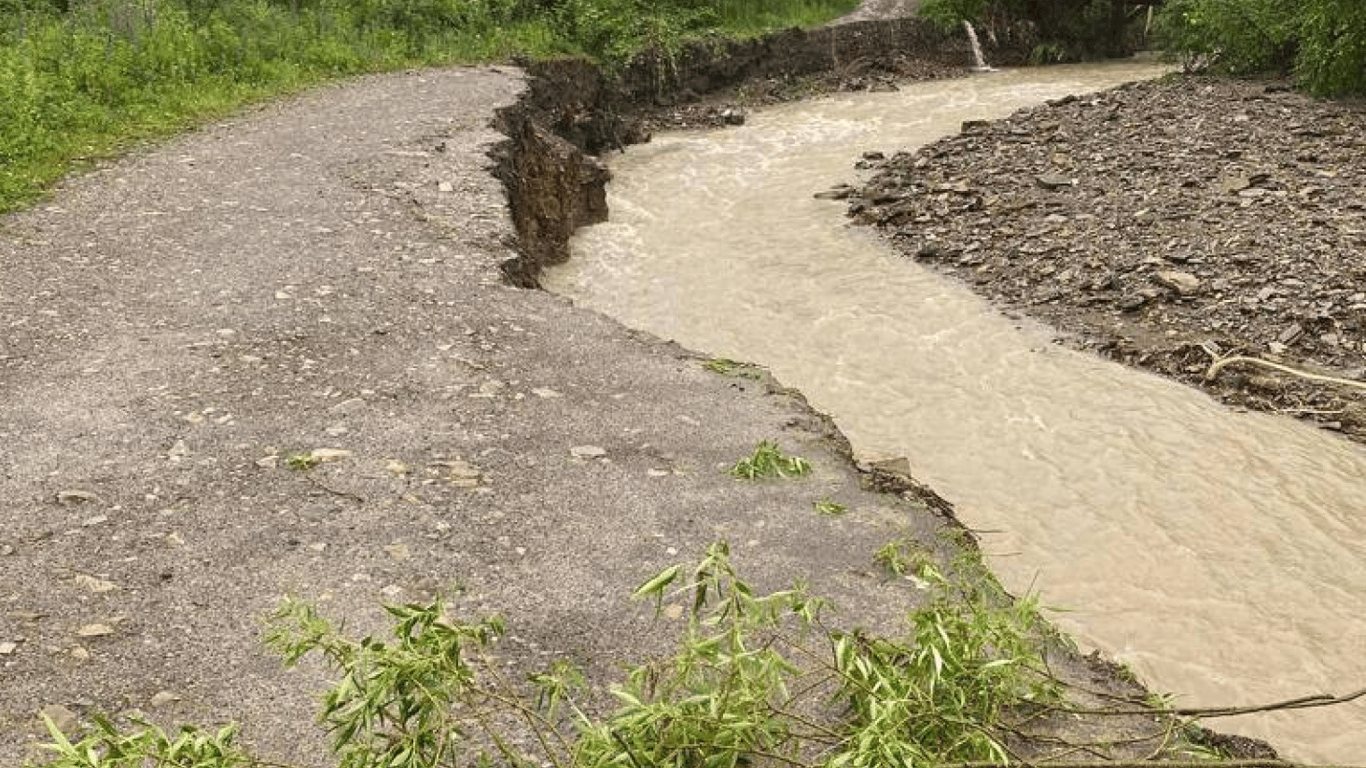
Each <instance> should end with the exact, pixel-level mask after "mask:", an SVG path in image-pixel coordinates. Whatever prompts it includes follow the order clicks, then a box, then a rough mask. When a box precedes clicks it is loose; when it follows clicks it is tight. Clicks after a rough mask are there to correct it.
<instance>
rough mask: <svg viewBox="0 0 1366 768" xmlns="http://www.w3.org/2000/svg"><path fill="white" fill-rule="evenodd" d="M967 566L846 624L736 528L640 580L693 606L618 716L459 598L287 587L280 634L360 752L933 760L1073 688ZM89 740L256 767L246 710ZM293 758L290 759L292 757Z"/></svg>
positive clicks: (332, 724)
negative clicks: (311, 595) (366, 617)
mask: <svg viewBox="0 0 1366 768" xmlns="http://www.w3.org/2000/svg"><path fill="white" fill-rule="evenodd" d="M955 571H956V572H957V573H959V577H958V578H959V580H958V581H952V582H951V581H949V580H948V579H946V578H945V577H943V576H942V575H941V574H940V573H939V571H938V570H934V569H926V570H925V571H923V573H924V575H925V577H926V579H927V582H928V586H929V588H930V589H931V599H930V601H929V603H928V604H927V605H925V606H924V607H922V608H920V609H918V610H916V611H914V612H913V613H911V614H910V616H909V617H908V620H907V626H906V632H905V634H904V635H903V636H893V637H888V636H881V635H873V634H870V633H868V632H864V631H854V632H838V631H832V630H830V629H828V628H827V627H826V626H825V624H824V621H823V619H822V616H823V614H824V613H825V611H826V609H827V606H826V604H825V603H824V601H822V600H821V599H819V598H816V597H813V596H812V595H811V594H810V593H809V592H808V591H807V590H806V589H805V587H804V586H802V585H801V584H797V585H794V586H793V587H791V588H789V589H783V590H779V591H775V592H769V593H766V594H765V593H759V592H757V591H756V590H755V589H754V588H753V586H752V585H750V584H749V583H748V582H746V581H745V580H744V579H742V578H741V576H740V574H739V573H738V571H737V570H736V568H735V567H734V565H733V564H732V562H731V559H730V551H729V548H728V547H727V545H726V544H725V543H724V542H717V543H713V544H712V545H711V546H709V547H708V548H707V550H706V552H705V554H704V556H703V557H702V558H701V560H700V561H699V562H697V563H696V564H678V565H674V566H671V567H669V568H666V569H664V570H663V571H660V572H659V573H658V574H656V575H654V576H653V577H651V578H649V579H647V580H646V581H645V582H644V583H643V584H642V585H641V586H640V587H639V588H637V589H636V590H635V593H634V597H635V598H637V599H644V600H652V601H654V603H655V605H656V609H657V610H658V611H660V613H661V615H664V614H667V615H680V614H675V613H673V612H672V611H671V610H669V611H666V610H665V604H666V603H668V604H670V608H673V607H674V604H675V603H676V602H677V603H681V604H682V605H681V606H679V607H681V608H682V609H683V610H682V611H681V615H682V616H683V617H684V618H685V623H684V625H683V627H682V629H681V632H680V637H679V639H678V642H677V644H676V646H675V648H674V650H673V651H672V652H671V654H670V655H668V656H667V657H665V658H662V659H659V660H656V661H653V662H650V663H646V664H643V665H639V666H636V667H634V668H632V669H630V670H629V671H628V673H627V675H626V677H625V679H624V681H623V682H622V683H621V684H620V685H619V686H617V687H615V688H613V689H612V692H613V693H614V694H615V696H616V699H617V700H618V701H619V702H620V704H619V706H618V707H617V709H616V710H615V711H614V712H612V713H611V714H609V715H607V716H606V717H600V718H595V717H592V716H590V715H588V714H586V713H585V708H583V707H581V706H580V705H579V704H578V703H577V702H576V699H577V698H578V697H580V696H582V695H583V694H584V689H585V686H584V678H583V676H582V674H581V673H580V672H579V671H578V670H576V669H575V668H574V667H573V666H571V665H569V664H567V663H565V662H556V663H555V664H553V665H552V666H551V667H550V669H548V670H546V671H544V672H540V673H537V674H534V675H531V676H530V678H529V679H528V681H527V682H526V683H522V684H513V683H511V682H509V681H508V680H507V679H505V678H504V677H503V676H502V675H501V673H500V670H501V669H503V668H505V664H504V663H503V662H502V661H500V660H499V659H497V658H496V657H495V656H494V655H493V647H494V646H493V643H494V640H495V639H496V638H497V637H498V636H499V635H500V634H502V632H503V625H502V623H501V622H499V621H498V620H496V619H486V620H484V621H481V622H476V623H460V622H457V621H454V620H452V619H450V618H449V617H447V615H446V611H445V606H444V605H443V604H442V603H441V601H439V600H437V601H433V602H432V603H429V604H409V605H402V606H387V610H388V612H389V614H390V616H391V617H392V619H393V627H392V632H391V635H392V638H391V639H390V640H389V641H387V642H386V641H383V640H379V639H375V638H372V637H365V638H361V639H354V638H351V637H348V636H346V635H345V634H343V633H342V632H340V631H339V630H338V629H337V628H336V627H335V626H334V625H333V624H332V623H331V622H330V621H328V620H327V619H325V618H323V617H321V616H320V615H319V614H318V613H317V611H316V610H315V609H314V608H313V607H312V606H311V605H308V604H306V603H303V602H300V601H297V600H290V601H287V602H286V603H285V604H284V605H283V606H282V607H281V608H280V610H279V611H278V612H277V613H276V614H275V615H274V617H273V618H272V619H271V621H270V623H269V631H268V633H267V642H268V643H269V644H270V645H271V646H272V647H273V648H275V649H276V650H277V651H278V652H279V653H280V654H281V655H282V656H283V658H284V660H285V662H286V663H287V664H295V663H297V662H299V661H300V660H301V659H302V658H304V657H305V656H308V655H310V654H317V655H320V656H321V657H322V658H323V659H324V660H325V661H326V662H327V663H328V665H329V666H330V667H331V668H332V669H334V670H336V672H337V673H338V674H339V679H338V680H337V682H336V683H335V684H334V685H333V686H332V688H331V689H330V690H329V691H328V692H327V693H326V694H325V696H324V698H323V700H322V707H321V713H320V719H321V721H322V723H323V724H324V725H326V726H327V727H328V728H329V729H330V730H331V732H332V735H333V745H334V750H335V752H336V756H337V758H338V761H339V765H340V766H342V768H457V766H459V767H461V768H463V767H464V766H471V765H478V766H495V765H498V766H517V768H522V766H532V765H541V766H544V765H553V766H555V768H645V767H646V766H648V767H649V768H742V767H744V766H752V765H756V764H764V765H768V764H785V765H789V766H794V767H795V768H802V767H807V766H809V767H810V768H816V767H817V766H819V767H820V768H884V767H887V768H928V767H929V766H939V765H943V764H944V763H948V762H969V761H994V762H1005V761H1006V760H1007V759H1013V757H1014V756H1013V755H1011V754H1010V753H1009V751H1008V750H1007V749H1006V747H1005V746H1004V744H1005V743H1006V741H1005V739H1006V736H1007V734H1009V735H1012V736H1023V735H1025V733H1026V732H1025V731H1024V730H1023V729H1024V728H1025V727H1026V724H1027V723H1028V722H1029V721H1030V719H1031V718H1032V717H1033V716H1034V715H1035V714H1037V711H1038V706H1039V705H1042V704H1049V703H1052V702H1055V701H1056V700H1057V699H1058V698H1059V691H1058V686H1057V684H1056V683H1055V682H1054V681H1053V680H1052V678H1050V677H1049V676H1048V675H1047V673H1046V669H1045V666H1044V664H1043V661H1042V658H1041V656H1040V651H1039V643H1040V638H1041V637H1043V636H1045V635H1046V634H1047V628H1046V627H1045V626H1043V623H1042V619H1041V618H1040V615H1039V612H1038V609H1037V606H1036V605H1035V603H1034V602H1033V601H1032V600H1023V601H1011V600H1009V599H1008V598H1007V597H1006V596H1005V595H1004V594H1003V593H1001V592H1000V591H999V589H998V588H996V587H995V586H994V584H993V582H991V581H990V579H989V577H988V576H987V575H986V574H985V572H984V571H982V570H981V568H980V564H979V563H976V562H975V561H972V560H967V561H965V562H962V563H959V564H958V566H956V568H955ZM97 722H98V723H99V725H100V728H99V730H97V731H96V732H95V733H94V734H92V735H91V736H88V737H86V738H85V739H83V740H81V741H79V742H76V743H74V744H73V743H72V742H70V741H69V740H68V739H67V738H66V737H65V736H64V735H63V734H61V732H60V731H57V730H56V729H55V728H52V738H53V743H52V744H50V745H49V749H51V750H52V751H54V752H56V753H57V755H58V757H57V759H56V760H55V761H53V762H51V763H49V764H48V765H49V768H147V766H152V765H155V766H159V767H161V768H244V767H245V766H251V765H258V764H259V763H256V762H254V761H253V760H252V759H251V758H250V756H249V755H247V754H246V753H245V752H243V751H242V750H240V749H239V748H237V747H236V746H235V745H234V744H233V736H234V731H233V729H232V728H231V727H229V728H225V729H222V730H220V731H218V732H216V733H203V732H200V731H197V730H195V729H192V728H184V729H182V730H181V731H180V732H179V734H178V735H176V736H167V735H166V734H164V733H163V732H162V731H160V730H158V729H157V728H156V727H154V726H151V725H149V724H147V723H145V722H142V721H135V722H134V728H132V729H131V730H130V731H129V732H128V733H123V732H120V731H119V730H117V729H116V728H114V727H113V726H112V725H110V724H109V723H107V722H106V721H102V720H101V721H97ZM282 768H283V767H282Z"/></svg>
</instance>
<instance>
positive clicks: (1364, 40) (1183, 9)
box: [1157, 0, 1366, 95]
mask: <svg viewBox="0 0 1366 768" xmlns="http://www.w3.org/2000/svg"><path fill="white" fill-rule="evenodd" d="M1157 32H1158V35H1159V41H1160V42H1161V43H1162V46H1163V47H1164V48H1166V49H1167V50H1168V51H1171V52H1173V53H1176V54H1178V55H1181V56H1182V57H1183V58H1184V60H1185V61H1186V63H1187V65H1188V66H1207V65H1212V66H1215V67H1217V68H1219V69H1221V70H1223V71H1226V72H1232V73H1250V72H1279V73H1293V74H1294V75H1295V76H1296V77H1297V78H1298V79H1299V80H1300V81H1301V83H1303V85H1304V86H1305V87H1307V88H1308V89H1309V90H1311V91H1313V92H1314V93H1318V94H1323V95H1331V94H1341V93H1349V92H1356V93H1361V92H1366V4H1362V3H1360V2H1358V0H1306V1H1305V2H1302V3H1283V2H1280V1H1279V0H1169V2H1168V3H1167V5H1166V6H1165V7H1164V8H1163V9H1162V10H1161V12H1160V13H1159V15H1158V24H1157Z"/></svg>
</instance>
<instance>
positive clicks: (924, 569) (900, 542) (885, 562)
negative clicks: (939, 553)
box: [873, 536, 939, 578]
mask: <svg viewBox="0 0 1366 768" xmlns="http://www.w3.org/2000/svg"><path fill="white" fill-rule="evenodd" d="M873 562H874V563H877V565H878V566H880V567H881V568H882V570H883V571H885V572H886V573H887V574H888V575H891V576H905V575H906V574H908V573H911V574H914V575H916V576H917V577H920V578H931V577H934V578H939V571H938V570H937V569H936V568H935V565H934V557H933V555H932V554H931V553H930V551H929V550H928V549H926V548H925V547H924V545H922V544H921V543H920V542H918V541H916V540H915V539H913V538H909V537H905V536H902V537H898V538H895V539H892V540H891V541H889V542H887V543H886V544H884V545H882V547H881V548H880V549H879V550H878V551H877V552H875V553H873Z"/></svg>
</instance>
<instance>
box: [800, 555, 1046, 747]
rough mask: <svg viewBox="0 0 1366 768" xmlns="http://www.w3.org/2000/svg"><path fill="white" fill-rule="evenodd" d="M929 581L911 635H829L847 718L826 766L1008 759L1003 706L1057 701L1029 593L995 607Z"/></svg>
mask: <svg viewBox="0 0 1366 768" xmlns="http://www.w3.org/2000/svg"><path fill="white" fill-rule="evenodd" d="M935 584H936V586H937V587H938V588H939V590H940V591H939V594H938V596H937V597H936V598H935V599H934V600H933V602H932V603H931V604H930V605H929V606H927V607H925V608H922V609H920V610H918V611H916V612H915V613H914V614H912V616H911V624H912V633H911V636H910V637H909V638H907V639H887V638H870V637H867V636H865V635H863V634H861V633H854V634H851V635H846V636H843V637H839V638H838V639H836V640H835V643H834V659H835V667H836V669H837V670H838V671H839V672H840V675H841V677H842V687H841V690H842V693H843V695H844V696H845V697H846V699H847V701H848V705H849V709H850V711H851V713H852V716H851V718H850V734H849V735H848V736H847V737H846V739H845V741H844V744H843V746H844V748H843V750H842V751H841V752H840V753H839V754H837V755H836V756H835V757H834V758H833V759H832V760H830V761H829V762H828V763H827V764H826V765H827V766H828V768H883V767H884V766H890V767H892V768H896V767H898V766H904V767H905V768H915V767H916V766H930V765H939V764H942V763H945V762H957V761H974V760H989V761H993V762H999V763H1002V764H1004V763H1008V762H1009V761H1010V759H1011V755H1010V753H1009V752H1008V751H1007V750H1006V748H1005V746H1004V745H1003V736H1002V730H1001V729H1000V728H999V724H1000V722H1001V719H1002V717H1003V715H1004V713H1005V711H1006V709H1007V708H1008V707H1018V706H1020V705H1022V704H1024V703H1028V702H1035V703H1042V702H1051V701H1055V700H1057V698H1058V695H1059V692H1058V686H1057V684H1056V683H1055V682H1054V681H1053V679H1052V678H1051V677H1049V676H1048V674H1047V670H1046V668H1045V667H1044V665H1043V662H1042V660H1041V658H1040V656H1039V651H1038V642H1039V640H1038V636H1039V635H1038V632H1039V630H1040V625H1041V623H1042V619H1041V618H1040V616H1039V613H1038V611H1037V608H1036V606H1035V605H1034V604H1033V602H1032V601H1029V600H1026V601H1022V602H1020V603H1018V604H1016V605H1015V606H1013V607H1010V606H1005V607H1002V606H998V605H997V604H995V603H993V602H990V601H987V600H984V599H981V598H980V597H977V596H975V595H972V594H968V595H959V594H956V593H955V590H953V589H952V588H951V586H950V585H949V584H948V583H947V582H945V581H943V580H942V579H936V580H935ZM964 598H966V599H964Z"/></svg>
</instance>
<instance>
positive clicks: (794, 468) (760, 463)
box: [730, 440, 811, 480]
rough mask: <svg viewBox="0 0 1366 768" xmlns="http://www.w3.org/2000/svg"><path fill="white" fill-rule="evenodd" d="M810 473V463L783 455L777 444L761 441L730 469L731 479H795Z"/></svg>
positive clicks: (796, 457)
mask: <svg viewBox="0 0 1366 768" xmlns="http://www.w3.org/2000/svg"><path fill="white" fill-rule="evenodd" d="M810 471H811V462H809V461H807V460H806V459H803V458H802V457H800V456H789V455H787V454H786V453H783V451H782V449H781V448H779V447H778V444H777V443H774V442H771V441H768V440H762V441H760V442H759V444H758V445H756V446H754V452H753V453H751V454H750V455H748V456H746V457H744V458H743V459H740V460H739V461H737V462H735V465H734V466H732V467H731V468H730V474H731V476H732V477H737V478H739V479H741V480H758V479H761V478H765V477H796V476H799V475H805V474H807V473H808V472H810Z"/></svg>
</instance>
